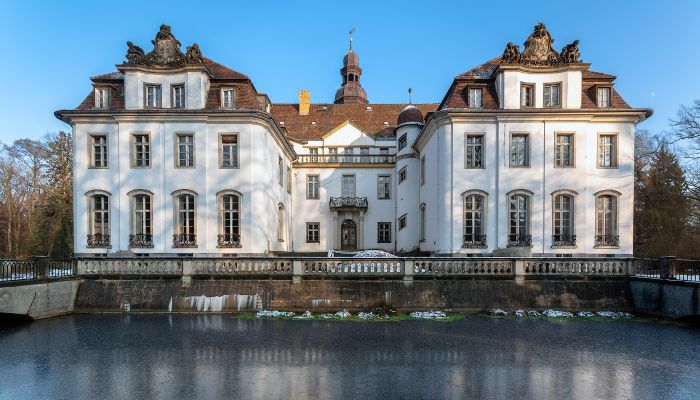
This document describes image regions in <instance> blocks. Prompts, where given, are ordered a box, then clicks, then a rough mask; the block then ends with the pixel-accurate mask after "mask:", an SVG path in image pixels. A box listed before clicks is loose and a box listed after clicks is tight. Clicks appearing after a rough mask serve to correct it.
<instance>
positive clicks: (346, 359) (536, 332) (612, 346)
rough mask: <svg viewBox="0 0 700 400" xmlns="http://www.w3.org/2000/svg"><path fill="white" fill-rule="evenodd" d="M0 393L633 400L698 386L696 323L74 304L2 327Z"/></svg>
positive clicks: (687, 392)
mask: <svg viewBox="0 0 700 400" xmlns="http://www.w3.org/2000/svg"><path fill="white" fill-rule="evenodd" d="M0 349H2V357H1V358H0V376H2V377H3V382H4V384H3V385H0V398H2V399H5V398H7V399H38V398H69V399H113V398H131V399H139V398H142V399H172V398H203V399H210V398H212V399H213V398H241V399H246V398H255V399H273V398H291V399H311V398H314V399H322V398H383V399H394V398H454V399H458V398H459V399H461V398H531V399H547V398H552V399H554V398H578V399H590V398H606V399H607V398H634V399H662V398H663V399H684V398H693V397H694V396H697V393H699V392H700V380H699V379H698V376H700V329H698V328H696V327H695V328H694V327H686V326H682V325H676V324H670V323H656V322H648V321H639V320H626V321H622V320H617V321H580V320H577V321H562V320H514V319H497V318H488V317H468V318H465V319H462V320H459V321H454V322H435V321H399V322H368V323H362V322H342V321H285V320H245V319H239V318H236V317H235V316H231V315H162V314H161V315H103V316H100V315H75V316H69V317H60V318H54V319H49V320H43V321H38V322H33V323H30V324H25V325H17V326H13V327H9V328H2V329H0Z"/></svg>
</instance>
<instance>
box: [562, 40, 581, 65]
mask: <svg viewBox="0 0 700 400" xmlns="http://www.w3.org/2000/svg"><path fill="white" fill-rule="evenodd" d="M579 57H581V53H580V52H579V51H578V40H574V41H573V42H572V43H569V44H567V45H566V46H564V48H563V49H561V62H563V63H565V64H573V63H577V62H579V59H578V58H579Z"/></svg>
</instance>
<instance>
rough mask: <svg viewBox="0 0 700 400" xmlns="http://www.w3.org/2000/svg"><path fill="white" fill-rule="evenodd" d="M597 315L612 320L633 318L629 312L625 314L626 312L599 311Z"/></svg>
mask: <svg viewBox="0 0 700 400" xmlns="http://www.w3.org/2000/svg"><path fill="white" fill-rule="evenodd" d="M595 315H597V316H598V317H601V318H612V319H619V318H624V319H626V318H632V317H633V315H632V314H630V313H628V312H624V311H598V312H597V313H595Z"/></svg>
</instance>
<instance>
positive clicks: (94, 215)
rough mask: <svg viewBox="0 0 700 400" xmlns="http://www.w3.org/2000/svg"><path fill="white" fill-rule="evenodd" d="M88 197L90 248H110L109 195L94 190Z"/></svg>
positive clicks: (88, 238)
mask: <svg viewBox="0 0 700 400" xmlns="http://www.w3.org/2000/svg"><path fill="white" fill-rule="evenodd" d="M87 196H88V207H89V210H90V211H89V214H88V234H87V246H88V247H110V245H111V241H110V233H111V230H110V217H109V211H110V209H109V193H108V192H105V191H102V190H93V191H91V192H88V193H87Z"/></svg>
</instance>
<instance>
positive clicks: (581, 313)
mask: <svg viewBox="0 0 700 400" xmlns="http://www.w3.org/2000/svg"><path fill="white" fill-rule="evenodd" d="M593 316H595V314H593V313H592V312H590V311H579V312H577V313H576V317H578V318H592V317H593Z"/></svg>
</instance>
